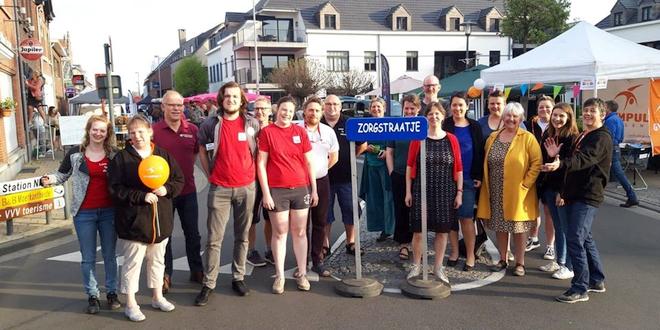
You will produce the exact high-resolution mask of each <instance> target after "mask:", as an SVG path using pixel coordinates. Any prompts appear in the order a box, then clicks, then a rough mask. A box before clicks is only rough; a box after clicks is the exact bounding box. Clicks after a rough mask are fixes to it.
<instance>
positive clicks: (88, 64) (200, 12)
mask: <svg viewBox="0 0 660 330" xmlns="http://www.w3.org/2000/svg"><path fill="white" fill-rule="evenodd" d="M356 1H365V0H356ZM371 1H373V0H371ZM255 2H258V0H255ZM615 2H616V0H572V5H571V19H581V20H585V21H587V22H589V23H591V24H596V23H598V22H599V21H600V20H601V19H602V18H604V17H605V16H607V15H608V14H609V11H610V9H611V8H612V6H613V5H614V3H615ZM175 3H176V2H175ZM53 7H54V8H53V9H54V11H55V19H54V20H53V21H52V22H51V24H50V31H51V35H50V37H51V39H59V38H62V37H63V36H64V35H65V34H66V32H69V34H70V37H71V43H72V52H71V53H72V55H73V62H74V63H75V64H80V65H82V67H83V69H84V70H86V72H87V77H88V79H90V81H93V79H94V74H95V73H105V66H104V63H103V44H104V43H106V42H108V37H111V38H112V46H113V51H114V54H113V55H114V71H115V74H119V75H120V76H121V78H122V87H123V89H124V91H126V90H131V91H135V90H136V89H137V88H138V74H139V79H140V81H139V83H140V86H141V85H142V81H143V80H144V78H145V77H146V75H147V74H148V73H149V72H151V70H152V68H153V67H154V65H155V61H156V60H155V58H154V56H156V55H158V56H160V58H161V59H163V58H165V56H167V55H168V54H169V53H170V52H171V51H172V50H174V49H175V48H177V47H178V42H179V41H178V36H177V30H178V29H186V34H187V37H188V38H191V37H194V36H196V35H198V34H199V33H201V32H203V31H205V30H208V29H210V28H212V27H213V26H215V25H217V24H219V23H221V22H222V21H223V20H224V17H225V12H226V11H240V12H245V11H247V10H249V9H250V8H251V7H252V1H250V0H187V1H184V2H178V3H177V5H172V4H171V3H170V2H169V1H160V0H113V1H89V0H61V1H54V2H53Z"/></svg>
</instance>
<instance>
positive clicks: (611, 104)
mask: <svg viewBox="0 0 660 330" xmlns="http://www.w3.org/2000/svg"><path fill="white" fill-rule="evenodd" d="M618 109H619V105H618V104H617V103H616V101H614V100H610V101H607V102H605V113H606V114H607V115H606V116H605V126H606V127H607V129H608V130H609V131H610V133H611V134H612V143H613V144H614V148H613V149H612V150H613V153H612V171H611V173H610V176H613V177H615V178H616V180H617V181H619V183H621V186H623V189H624V190H625V191H626V196H628V200H626V202H625V203H623V204H620V205H619V206H621V207H631V206H635V205H639V201H638V200H637V195H636V194H635V190H634V189H633V187H632V186H631V185H630V182H629V181H628V178H627V177H626V173H625V172H624V171H623V168H622V167H621V149H620V148H619V144H620V143H621V142H623V130H624V128H623V120H621V118H620V117H619V116H618V115H617V114H616V111H617V110H618Z"/></svg>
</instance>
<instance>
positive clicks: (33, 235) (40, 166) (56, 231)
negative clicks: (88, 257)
mask: <svg viewBox="0 0 660 330" xmlns="http://www.w3.org/2000/svg"><path fill="white" fill-rule="evenodd" d="M63 157H64V154H63V152H61V151H58V152H56V153H55V160H53V159H52V158H50V157H49V158H40V159H39V160H34V159H33V160H32V161H31V162H30V163H26V164H25V165H24V167H23V170H21V172H20V173H19V174H18V175H17V176H16V178H15V180H18V179H27V178H33V177H37V176H42V175H44V174H49V173H53V172H55V171H57V169H58V168H59V166H60V162H61V161H62V158H63ZM13 226H14V233H13V234H12V235H10V236H8V235H7V229H6V228H7V224H6V222H0V255H2V254H3V253H2V252H3V251H4V250H5V249H11V250H15V249H18V248H20V247H18V246H17V245H20V244H23V243H25V241H31V240H33V239H34V240H41V239H44V240H48V239H55V238H59V237H62V236H64V235H68V234H70V233H71V232H72V228H73V224H72V221H71V220H70V219H68V220H67V219H65V218H64V209H59V210H54V211H51V216H50V223H48V224H47V223H46V213H37V214H31V215H28V216H25V217H21V218H15V219H14V225H13ZM27 238H29V239H27Z"/></svg>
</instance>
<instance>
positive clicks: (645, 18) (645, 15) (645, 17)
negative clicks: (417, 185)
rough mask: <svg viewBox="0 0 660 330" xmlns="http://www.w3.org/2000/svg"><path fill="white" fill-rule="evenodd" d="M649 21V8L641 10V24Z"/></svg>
mask: <svg viewBox="0 0 660 330" xmlns="http://www.w3.org/2000/svg"><path fill="white" fill-rule="evenodd" d="M650 20H651V6H648V7H643V8H642V22H644V21H650Z"/></svg>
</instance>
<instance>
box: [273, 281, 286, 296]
mask: <svg viewBox="0 0 660 330" xmlns="http://www.w3.org/2000/svg"><path fill="white" fill-rule="evenodd" d="M273 293H274V294H282V293H284V277H275V281H274V282H273Z"/></svg>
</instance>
